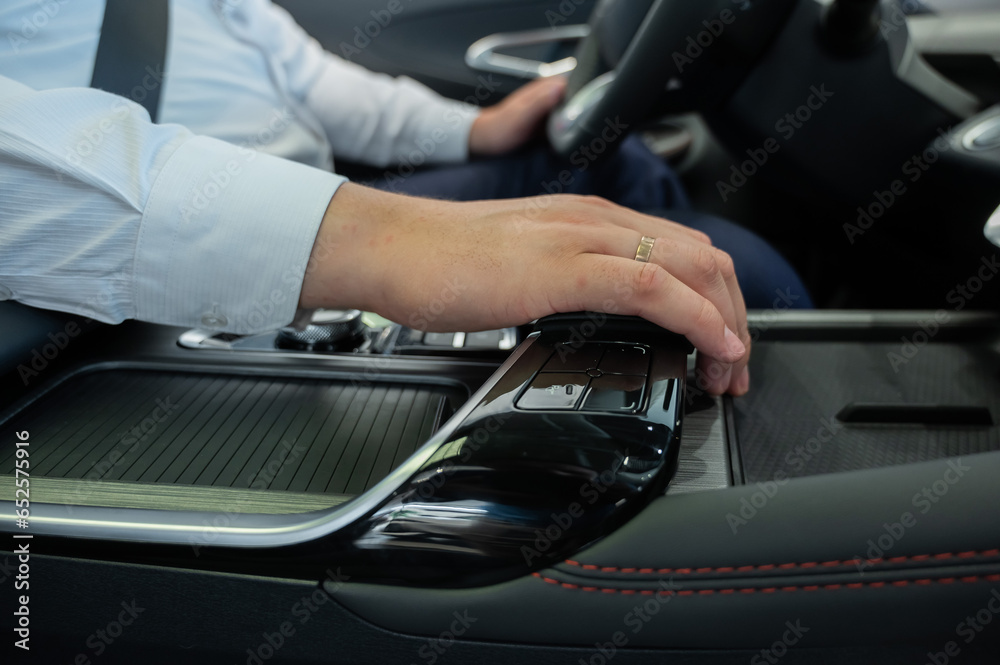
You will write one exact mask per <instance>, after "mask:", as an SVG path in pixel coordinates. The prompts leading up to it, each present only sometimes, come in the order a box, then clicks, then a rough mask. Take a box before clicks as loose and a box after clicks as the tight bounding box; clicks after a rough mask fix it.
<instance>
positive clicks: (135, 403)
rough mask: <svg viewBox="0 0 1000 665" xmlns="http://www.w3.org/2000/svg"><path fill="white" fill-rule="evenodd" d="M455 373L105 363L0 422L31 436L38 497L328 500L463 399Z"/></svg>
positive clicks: (3, 470) (203, 502)
mask: <svg viewBox="0 0 1000 665" xmlns="http://www.w3.org/2000/svg"><path fill="white" fill-rule="evenodd" d="M466 397H467V395H466V393H465V392H464V391H463V390H462V389H460V388H458V387H456V386H453V385H449V384H447V383H439V384H435V383H434V382H433V380H428V381H427V382H420V383H418V382H414V383H407V382H392V381H384V382H382V381H367V380H366V381H358V380H353V381H352V380H343V379H333V380H327V379H316V378H305V377H301V376H295V375H294V373H293V372H285V373H284V374H283V375H268V374H267V373H247V374H239V373H236V372H235V371H234V372H232V373H224V372H218V371H215V372H202V371H172V370H166V369H119V368H98V369H91V370H88V371H84V372H81V373H77V374H74V375H72V376H70V377H68V378H66V379H65V380H63V381H62V382H60V383H59V384H58V385H57V386H55V387H54V388H53V389H52V390H49V391H48V392H46V393H44V394H42V395H41V396H39V397H37V398H36V399H35V400H34V401H33V402H31V403H30V404H28V405H26V406H23V407H22V408H21V409H19V410H18V411H16V412H15V413H14V414H12V415H11V416H10V417H9V418H8V419H7V420H6V421H5V422H4V423H3V424H2V425H0V441H3V442H4V446H3V449H2V453H0V474H2V478H0V482H2V484H3V485H5V486H8V488H9V489H10V492H7V494H8V495H12V492H13V474H14V445H13V442H14V441H16V437H15V435H14V432H17V431H22V430H27V431H29V432H30V434H31V441H32V444H31V445H32V453H31V478H32V481H31V483H32V484H31V487H32V500H33V501H37V502H47V503H69V504H74V505H92V506H113V507H130V508H159V509H173V510H218V509H219V506H220V505H222V506H232V505H234V503H235V504H238V505H239V506H240V509H241V510H242V511H243V512H262V513H274V512H299V511H304V510H318V509H321V508H328V507H330V506H333V505H336V504H338V503H342V502H343V501H345V500H346V499H347V498H349V497H352V496H356V495H358V494H361V493H362V492H364V491H365V490H367V489H368V488H370V487H372V486H373V485H374V484H375V483H377V482H378V481H379V480H381V479H382V478H384V477H385V476H386V475H387V474H388V473H389V472H390V471H391V470H392V469H394V468H396V467H397V466H398V465H399V464H400V463H401V462H402V461H403V460H405V459H406V458H407V457H408V456H410V455H411V454H412V453H413V452H414V450H416V449H417V447H418V446H420V445H421V444H422V443H424V442H425V441H426V440H427V439H428V438H430V436H431V434H432V433H433V432H434V431H435V430H436V429H437V428H438V426H439V425H440V424H441V423H442V422H444V420H446V419H447V417H448V416H449V415H450V414H451V413H452V412H453V411H454V410H455V409H456V408H457V407H458V406H460V405H461V403H462V402H463V401H464V399H465V398H466Z"/></svg>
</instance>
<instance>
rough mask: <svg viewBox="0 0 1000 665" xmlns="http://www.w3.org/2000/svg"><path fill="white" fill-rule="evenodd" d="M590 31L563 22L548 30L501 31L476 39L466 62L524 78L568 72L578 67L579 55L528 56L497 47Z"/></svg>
mask: <svg viewBox="0 0 1000 665" xmlns="http://www.w3.org/2000/svg"><path fill="white" fill-rule="evenodd" d="M589 34H590V26H589V25H587V24H585V23H584V24H580V25H564V26H560V27H558V28H549V29H546V30H525V31H523V32H498V33H496V34H493V35H489V36H487V37H483V38H482V39H480V40H478V41H476V42H474V43H473V44H472V45H471V46H469V48H468V50H467V51H466V52H465V64H467V65H468V66H469V67H471V68H473V69H478V70H480V71H484V72H494V73H496V74H507V75H509V76H516V77H518V78H524V79H534V78H541V77H546V76H557V75H559V74H568V73H569V72H571V71H573V70H574V69H576V58H572V57H570V58H563V59H562V60H557V61H556V62H542V61H540V60H529V59H527V58H519V57H517V56H513V55H504V54H503V53H497V52H496V51H497V50H499V49H502V48H512V47H517V46H535V45H537V44H547V43H549V42H562V41H569V40H575V39H583V38H585V37H587V36H588V35H589Z"/></svg>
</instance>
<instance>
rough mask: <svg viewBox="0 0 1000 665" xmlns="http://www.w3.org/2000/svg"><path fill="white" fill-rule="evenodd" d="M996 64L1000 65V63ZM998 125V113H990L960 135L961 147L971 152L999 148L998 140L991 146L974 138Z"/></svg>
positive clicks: (999, 141)
mask: <svg viewBox="0 0 1000 665" xmlns="http://www.w3.org/2000/svg"><path fill="white" fill-rule="evenodd" d="M997 64H998V66H1000V63H997ZM998 127H1000V115H992V116H990V117H988V118H985V119H983V120H982V121H981V122H979V123H978V124H975V125H973V126H972V127H970V128H969V129H968V130H966V132H965V135H964V136H962V147H963V148H965V149H966V150H970V151H972V152H982V151H984V150H996V149H997V148H1000V140H998V141H997V143H996V145H991V146H980V145H976V144H975V141H976V139H978V138H979V137H980V136H982V135H983V134H985V133H986V132H988V131H991V130H995V129H997V128H998Z"/></svg>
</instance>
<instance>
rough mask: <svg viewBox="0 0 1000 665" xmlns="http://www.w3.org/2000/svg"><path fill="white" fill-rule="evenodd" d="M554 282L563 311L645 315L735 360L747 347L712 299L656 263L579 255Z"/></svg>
mask: <svg viewBox="0 0 1000 665" xmlns="http://www.w3.org/2000/svg"><path fill="white" fill-rule="evenodd" d="M569 265H570V268H569V269H567V270H563V271H561V272H560V273H559V274H558V275H557V276H556V278H555V280H554V281H553V282H552V284H551V287H552V288H551V293H553V295H554V296H555V301H556V302H559V303H561V304H564V305H565V309H564V310H562V311H574V310H593V311H602V312H607V313H615V314H625V315H635V316H641V317H642V318H644V319H646V320H648V321H651V322H653V323H655V324H657V325H659V326H661V327H663V328H666V329H667V330H670V331H673V332H676V333H679V334H681V335H684V336H685V337H687V338H688V339H689V340H690V341H691V343H692V344H694V346H695V348H696V349H698V350H699V351H700V352H701V353H703V354H705V355H706V356H707V357H709V358H713V359H715V360H718V361H720V362H723V363H735V362H737V361H739V360H740V359H741V358H742V357H743V356H744V355H745V353H746V347H745V346H744V345H743V343H742V342H741V341H740V340H739V338H738V337H737V336H736V334H735V332H733V331H732V330H731V329H730V328H729V327H728V326H727V325H726V322H725V320H724V319H723V316H722V314H721V313H720V312H719V310H718V309H717V308H716V307H715V305H713V304H712V302H711V301H710V300H708V299H707V298H705V297H703V296H702V295H700V294H699V293H697V292H696V291H694V290H693V289H692V288H690V287H689V286H688V285H687V284H685V283H684V282H682V281H681V280H680V279H678V278H676V277H675V276H673V275H672V274H670V273H669V272H668V271H666V270H664V269H663V268H662V267H661V266H659V265H657V264H655V263H640V262H638V261H634V260H631V259H623V258H619V257H614V256H607V255H598V254H581V255H579V256H578V257H576V259H575V260H574V261H573V262H571V263H570V264H569Z"/></svg>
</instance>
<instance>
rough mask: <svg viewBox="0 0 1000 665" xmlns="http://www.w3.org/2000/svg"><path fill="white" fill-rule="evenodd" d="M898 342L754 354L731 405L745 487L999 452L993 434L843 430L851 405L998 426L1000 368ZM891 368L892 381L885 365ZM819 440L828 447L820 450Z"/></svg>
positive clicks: (950, 429) (968, 428)
mask: <svg viewBox="0 0 1000 665" xmlns="http://www.w3.org/2000/svg"><path fill="white" fill-rule="evenodd" d="M901 346H902V342H899V343H896V344H886V343H845V344H840V343H824V342H812V343H807V342H794V343H792V342H786V343H783V342H772V343H760V344H757V345H755V346H754V349H753V356H752V357H751V360H750V375H751V378H752V385H751V390H750V392H749V393H748V394H747V395H746V396H745V397H740V398H738V399H735V400H733V405H734V409H735V417H736V431H737V435H738V438H739V444H740V451H741V453H742V458H743V470H744V473H745V476H746V480H747V482H758V481H763V480H770V479H774V478H775V477H776V476H777V477H780V474H781V473H784V474H785V476H787V477H796V476H809V475H816V474H822V473H835V472H840V471H852V470H856V469H869V468H874V467H884V466H892V465H896V464H906V463H911V462H920V461H924V460H932V459H939V458H942V457H949V456H957V455H970V454H973V453H980V452H987V451H991V450H1000V427H998V426H997V425H996V424H994V425H993V426H992V427H991V426H974V425H959V426H955V425H919V424H905V425H888V424H864V425H862V424H843V423H840V422H839V421H837V420H836V415H837V413H838V412H839V411H840V410H841V409H842V408H843V407H844V406H846V405H847V404H849V403H851V402H869V403H880V404H887V403H897V404H898V403H904V404H921V405H926V404H941V405H950V406H981V407H986V408H988V409H989V411H990V413H991V415H992V418H993V422H994V423H998V422H1000V358H998V356H997V354H996V353H995V352H993V351H990V350H989V349H988V348H986V347H985V346H979V347H977V346H973V345H968V346H959V345H957V344H930V345H927V346H924V347H922V348H920V349H919V350H918V351H917V352H916V354H915V355H913V357H912V359H910V360H909V361H908V362H902V363H901V362H900V361H899V359H900V358H904V359H905V357H904V356H903V355H902V353H901ZM891 353H892V354H897V355H896V356H895V357H892V358H893V359H894V360H896V367H897V368H898V371H896V370H895V369H894V368H893V365H892V364H891V363H890V357H891V356H890V355H889V354H891ZM824 439H826V441H824Z"/></svg>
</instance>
